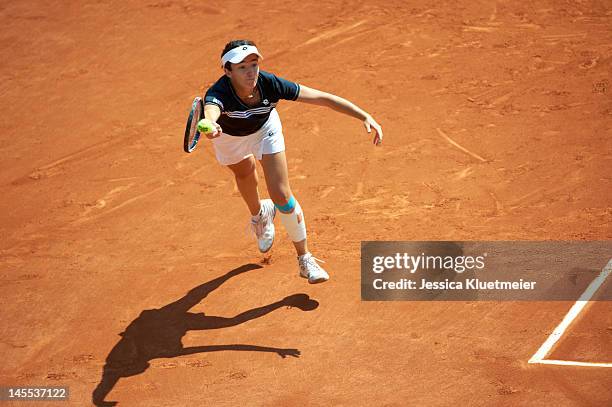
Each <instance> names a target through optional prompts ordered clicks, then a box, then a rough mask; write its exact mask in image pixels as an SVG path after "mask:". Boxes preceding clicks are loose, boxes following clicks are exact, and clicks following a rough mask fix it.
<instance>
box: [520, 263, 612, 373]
mask: <svg viewBox="0 0 612 407" xmlns="http://www.w3.org/2000/svg"><path fill="white" fill-rule="evenodd" d="M611 272H612V259H610V260H609V261H608V264H607V265H606V267H604V268H603V270H601V273H599V276H598V277H597V278H596V279H595V280H593V281H592V282H591V284H589V286H588V287H587V289H586V290H585V291H584V292H583V293H582V295H581V296H580V298H579V299H578V301H576V303H575V304H574V305H573V306H572V308H570V310H569V312H568V313H567V315H566V316H565V318H563V321H561V323H560V324H559V326H557V327H556V328H555V330H554V331H553V332H552V333H551V334H550V336H549V337H548V339H546V342H544V343H543V344H542V346H540V349H538V351H537V352H536V353H534V354H533V356H532V357H531V359H529V362H528V363H542V364H557V365H573V366H600V367H612V363H583V362H572V361H564V360H556V361H552V360H548V361H547V360H545V359H544V358H545V357H546V355H548V352H550V350H551V349H552V347H553V346H554V345H555V343H557V341H558V340H559V339H561V336H562V335H563V333H564V332H565V330H566V329H567V327H568V326H570V324H571V323H572V321H573V320H574V319H575V318H576V317H577V316H578V314H579V313H580V311H582V309H583V308H584V307H585V306H586V305H587V303H588V302H589V300H590V299H591V297H593V294H595V292H596V291H597V290H598V289H599V287H600V286H601V285H602V284H603V282H604V281H605V280H606V278H607V277H608V276H609V275H610V273H611ZM552 362H557V363H552Z"/></svg>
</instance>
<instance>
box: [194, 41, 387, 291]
mask: <svg viewBox="0 0 612 407" xmlns="http://www.w3.org/2000/svg"><path fill="white" fill-rule="evenodd" d="M261 60H263V57H262V55H261V53H260V52H259V50H258V49H257V47H256V46H255V43H253V42H252V41H249V40H235V41H230V42H229V43H227V45H226V46H225V48H224V49H223V52H222V53H221V67H222V68H223V70H224V72H225V74H224V75H223V76H222V77H221V78H220V79H219V80H218V81H217V82H216V83H215V84H214V85H212V86H211V87H210V88H209V89H208V91H207V92H206V95H205V97H204V103H205V105H204V115H205V117H206V118H207V119H209V120H210V121H212V122H213V124H214V127H215V130H214V131H213V132H211V133H208V134H206V137H207V138H209V139H211V140H212V144H213V146H214V150H215V155H216V157H217V160H218V161H219V163H220V164H222V165H225V166H227V167H228V168H229V169H230V170H231V171H232V172H233V174H234V176H235V178H236V184H237V186H238V190H239V191H240V194H241V195H242V198H243V199H244V201H245V202H246V204H247V206H248V208H249V211H250V212H251V215H252V216H251V227H252V230H253V231H254V233H255V235H256V236H257V241H258V246H259V250H260V251H261V252H262V253H265V252H267V251H268V250H270V248H271V247H272V244H273V243H274V234H275V232H274V217H275V216H276V211H277V210H278V213H279V216H280V218H281V222H282V224H283V225H284V227H285V229H286V230H287V234H288V235H289V237H290V238H291V240H292V241H293V244H294V246H295V250H296V252H297V255H298V265H299V270H300V276H302V277H304V278H307V279H308V282H309V283H311V284H315V283H322V282H324V281H327V280H328V279H329V275H328V274H327V272H326V271H325V270H324V269H323V268H322V267H321V266H320V265H319V264H318V263H317V260H318V259H316V258H315V257H314V256H313V255H312V254H311V253H310V252H309V251H308V244H307V238H306V222H305V220H304V213H303V212H302V208H301V207H300V204H299V202H298V200H297V199H296V198H295V197H294V196H293V194H292V192H291V188H290V186H289V176H288V170H287V159H286V157H285V140H284V137H283V129H282V125H281V121H280V118H279V116H278V112H277V111H276V109H275V107H276V105H277V104H278V102H279V100H280V99H286V100H294V101H298V102H304V103H310V104H314V105H319V106H327V107H329V108H331V109H333V110H336V111H338V112H340V113H344V114H347V115H349V116H351V117H354V118H356V119H359V120H361V121H363V124H364V126H365V128H366V130H367V132H368V133H372V130H374V138H373V143H374V144H375V145H380V144H381V143H382V138H383V133H382V129H381V127H380V125H379V124H378V123H377V122H376V121H375V120H374V118H372V116H370V115H369V114H368V113H367V112H365V111H364V110H362V109H360V108H359V107H357V106H355V105H354V104H353V103H351V102H349V101H348V100H346V99H343V98H341V97H339V96H336V95H332V94H330V93H325V92H322V91H319V90H316V89H312V88H308V87H306V86H304V85H299V84H297V83H295V82H291V81H288V80H286V79H282V78H279V77H278V76H276V75H274V74H272V73H268V72H264V71H260V70H259V64H260V62H261ZM255 159H257V160H258V161H259V162H260V163H261V166H262V168H263V173H264V177H265V180H266V185H267V187H268V193H269V194H270V198H271V199H263V200H262V199H260V197H259V191H258V187H257V185H258V177H257V171H256V168H255Z"/></svg>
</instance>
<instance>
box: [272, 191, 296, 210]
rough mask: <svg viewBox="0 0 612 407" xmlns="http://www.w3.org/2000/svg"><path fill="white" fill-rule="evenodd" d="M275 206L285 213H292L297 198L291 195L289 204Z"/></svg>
mask: <svg viewBox="0 0 612 407" xmlns="http://www.w3.org/2000/svg"><path fill="white" fill-rule="evenodd" d="M274 206H276V208H277V209H278V210H279V211H281V212H283V213H291V211H292V210H293V208H295V198H294V197H293V195H291V197H290V198H289V202H287V204H286V205H282V206H281V205H277V204H274Z"/></svg>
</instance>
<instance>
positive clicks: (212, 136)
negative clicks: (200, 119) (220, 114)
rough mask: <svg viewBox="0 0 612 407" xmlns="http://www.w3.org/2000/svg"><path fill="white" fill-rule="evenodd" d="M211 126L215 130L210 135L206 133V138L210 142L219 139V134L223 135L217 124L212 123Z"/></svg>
mask: <svg viewBox="0 0 612 407" xmlns="http://www.w3.org/2000/svg"><path fill="white" fill-rule="evenodd" d="M213 125H214V126H215V130H214V131H213V132H212V133H206V138H207V139H210V140H212V139H214V138H217V137H219V136H220V135H221V133H223V129H222V128H221V126H220V125H219V123H217V122H213Z"/></svg>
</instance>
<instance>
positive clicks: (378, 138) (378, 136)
mask: <svg viewBox="0 0 612 407" xmlns="http://www.w3.org/2000/svg"><path fill="white" fill-rule="evenodd" d="M363 125H364V126H365V128H366V130H367V131H368V133H372V130H374V138H373V139H372V143H373V144H374V145H375V146H379V145H381V144H382V139H383V132H382V127H380V124H378V123H377V122H376V120H374V118H373V117H372V116H368V117H366V119H365V120H364V121H363Z"/></svg>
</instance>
